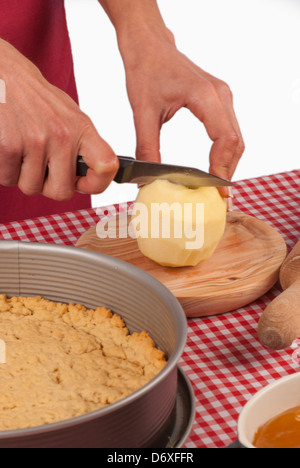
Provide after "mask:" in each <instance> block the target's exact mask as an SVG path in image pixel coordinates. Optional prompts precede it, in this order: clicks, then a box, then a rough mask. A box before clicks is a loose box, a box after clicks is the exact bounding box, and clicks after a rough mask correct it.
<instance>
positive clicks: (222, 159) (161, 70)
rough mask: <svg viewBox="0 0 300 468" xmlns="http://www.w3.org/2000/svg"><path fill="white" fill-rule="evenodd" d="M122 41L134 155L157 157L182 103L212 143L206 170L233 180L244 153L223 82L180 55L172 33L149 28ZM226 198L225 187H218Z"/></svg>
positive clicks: (149, 157)
mask: <svg viewBox="0 0 300 468" xmlns="http://www.w3.org/2000/svg"><path fill="white" fill-rule="evenodd" d="M131 39H132V40H128V37H127V40H126V41H124V42H123V43H121V47H120V50H121V53H122V57H123V60H124V65H125V69H126V78H127V90H128V96H129V100H130V103H131V106H132V109H133V114H134V121H135V128H136V135H137V151H136V152H137V158H139V159H143V160H151V161H160V150H159V148H160V141H159V140H160V131H161V127H162V125H163V124H164V123H165V122H168V121H169V120H170V119H171V118H172V117H173V116H174V114H175V113H176V112H177V111H178V110H179V109H180V108H182V107H186V108H188V109H189V110H190V111H191V112H192V113H193V114H194V115H195V116H196V117H197V118H198V119H199V120H200V121H201V122H203V124H204V126H205V128H206V130H207V133H208V135H209V137H210V138H211V140H212V141H213V145H212V148H211V152H210V169H209V171H210V172H211V173H212V174H214V175H216V176H218V177H221V178H224V179H227V180H231V179H232V176H233V174H234V172H235V169H236V166H237V164H238V162H239V160H240V158H241V156H242V154H243V152H244V142H243V138H242V135H241V131H240V128H239V125H238V122H237V119H236V116H235V112H234V109H233V99H232V94H231V91H230V89H229V87H228V86H227V84H225V83H224V82H223V81H221V80H219V79H217V78H215V77H213V76H211V75H209V74H208V73H207V72H205V71H204V70H202V69H201V68H199V67H198V66H197V65H195V64H194V63H193V62H191V61H190V60H189V59H188V58H187V57H186V56H185V55H183V54H182V53H180V52H179V51H178V50H177V48H176V46H175V42H174V39H173V36H172V34H171V33H170V32H169V31H168V30H165V32H164V34H160V35H158V34H152V33H149V31H148V32H147V33H146V34H145V33H144V32H142V33H141V34H140V36H139V37H138V38H137V37H135V39H134V40H133V38H131ZM220 192H221V193H222V195H223V196H229V195H230V192H229V191H228V189H227V188H220Z"/></svg>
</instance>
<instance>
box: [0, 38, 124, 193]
mask: <svg viewBox="0 0 300 468" xmlns="http://www.w3.org/2000/svg"><path fill="white" fill-rule="evenodd" d="M0 70H1V79H3V80H4V82H5V85H6V103H5V104H0V184H1V185H4V186H13V185H18V187H19V188H20V190H21V191H22V192H23V193H24V194H25V195H37V194H43V195H45V196H46V197H49V198H52V199H54V200H58V201H63V200H68V199H70V198H71V197H72V196H73V194H74V191H75V190H79V191H81V192H84V193H88V194H92V193H100V192H102V191H103V190H105V188H106V187H107V186H108V185H109V184H110V182H111V181H112V179H113V178H114V176H115V174H116V172H117V170H118V159H117V157H116V155H115V154H114V152H113V150H112V149H111V148H110V147H109V145H108V144H107V143H106V142H105V141H104V140H103V139H102V138H101V137H100V136H99V135H98V133H97V131H96V129H95V127H94V126H93V124H92V122H91V121H90V119H89V118H88V117H87V116H86V115H85V114H84V113H82V112H81V111H80V109H79V107H78V106H77V104H76V103H75V102H74V101H73V100H72V99H71V98H70V97H69V96H67V95H66V94H65V93H64V92H63V91H61V90H59V89H58V88H56V87H54V86H52V85H51V84H49V83H48V82H47V81H46V80H45V79H44V78H43V76H42V75H41V73H40V72H39V70H38V69H37V68H36V67H35V66H34V65H33V64H32V63H31V62H30V61H29V60H27V59H26V58H25V57H24V56H23V55H22V54H20V53H19V52H18V51H17V50H16V49H15V48H14V47H12V46H11V45H10V44H8V43H7V42H5V41H3V40H0ZM79 154H80V155H82V156H83V157H84V159H85V162H86V163H87V165H88V166H89V167H90V169H89V170H88V173H87V176H86V177H81V178H78V177H76V161H77V157H78V155H79ZM46 174H47V176H46Z"/></svg>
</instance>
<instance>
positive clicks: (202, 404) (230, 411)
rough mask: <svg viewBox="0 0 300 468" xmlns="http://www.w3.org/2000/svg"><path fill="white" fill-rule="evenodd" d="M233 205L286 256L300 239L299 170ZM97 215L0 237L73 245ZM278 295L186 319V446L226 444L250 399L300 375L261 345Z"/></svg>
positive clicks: (248, 183)
mask: <svg viewBox="0 0 300 468" xmlns="http://www.w3.org/2000/svg"><path fill="white" fill-rule="evenodd" d="M234 206H235V209H236V210H237V211H243V212H244V213H248V214H250V215H252V216H256V217H257V218H260V219H262V220H263V221H265V222H267V223H269V224H270V225H272V226H273V227H274V228H275V229H277V230H278V231H279V232H280V233H281V234H282V236H283V237H284V239H285V241H286V243H287V246H288V249H289V250H290V249H291V248H292V247H293V246H294V245H295V243H296V241H297V240H298V239H300V170H295V171H291V172H286V173H281V174H276V175H270V176H266V177H260V178H257V179H251V180H244V181H240V182H237V187H236V188H235V200H234ZM109 208H111V207H108V209H109ZM115 208H117V209H118V207H115ZM96 211H97V210H95V209H90V210H82V211H77V212H73V213H63V214H60V215H54V216H49V217H47V218H43V217H42V218H38V219H31V220H26V221H22V222H12V223H10V224H6V225H0V239H7V240H20V241H30V242H47V243H56V244H66V245H74V244H75V243H76V241H77V239H78V238H79V237H80V236H81V235H82V234H83V233H84V232H85V231H86V230H87V229H88V228H89V227H91V226H93V225H95V223H96V222H97V221H99V215H97V212H96ZM280 292H281V290H280V286H279V284H277V285H276V286H275V287H274V288H273V289H272V290H271V291H270V292H269V293H268V294H266V295H265V296H263V297H262V298H260V299H259V300H257V301H255V302H254V303H252V304H250V305H249V306H247V307H245V308H241V309H239V310H236V311H234V312H231V313H227V314H224V315H218V316H212V317H207V318H199V319H189V334H188V341H187V346H186V349H185V352H184V354H183V356H182V359H181V362H180V365H181V367H182V368H183V370H184V371H185V373H186V374H187V376H188V377H189V379H190V381H191V383H192V385H193V388H194V392H195V396H196V420H195V424H194V426H193V429H192V432H191V434H190V436H189V438H188V440H187V442H186V448H195V447H198V448H201V447H202V448H204V447H207V448H216V447H219V448H222V447H226V446H227V445H229V444H230V443H231V442H232V441H234V440H235V439H236V430H237V419H238V415H239V413H240V411H241V409H242V407H243V406H244V405H245V403H246V402H247V400H248V399H249V398H250V397H251V396H252V395H253V394H254V393H256V392H257V391H258V390H259V389H261V388H262V387H263V386H265V385H267V384H268V383H270V382H272V381H273V380H274V379H277V378H280V377H283V376H285V375H287V374H291V373H294V372H298V371H300V364H297V363H296V362H295V359H292V354H293V350H292V349H287V350H284V351H269V350H267V349H265V348H264V347H263V346H262V345H261V344H260V343H259V341H258V337H257V322H258V319H259V317H260V314H261V312H262V311H263V310H264V308H265V307H266V306H267V305H268V304H269V303H270V301H271V300H273V299H274V298H275V297H276V295H278V294H279V293H280Z"/></svg>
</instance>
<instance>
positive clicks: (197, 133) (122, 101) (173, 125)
mask: <svg viewBox="0 0 300 468" xmlns="http://www.w3.org/2000/svg"><path fill="white" fill-rule="evenodd" d="M65 1H66V10H67V19H68V24H69V31H70V37H71V42H72V48H73V54H74V62H75V72H76V79H77V85H78V91H79V98H80V106H81V108H82V110H83V111H84V112H86V113H87V114H88V115H89V116H90V117H91V118H92V120H93V122H94V124H95V126H96V128H97V129H98V131H99V133H100V134H101V136H102V137H103V138H104V139H106V141H107V142H108V143H109V144H110V145H111V146H112V148H113V149H114V151H115V152H116V153H117V154H123V155H128V156H130V155H132V156H134V154H135V131H134V126H133V121H132V112H131V108H130V105H129V102H128V98H127V94H126V89H125V74H124V70H123V64H122V60H121V58H120V54H119V51H118V47H117V42H116V36H115V31H114V28H113V26H112V25H111V23H110V21H109V19H108V18H107V16H106V14H105V13H104V11H103V10H102V8H101V6H100V5H99V4H98V2H97V0H65ZM137 1H142V0H137ZM158 4H159V6H160V9H161V12H162V15H163V17H164V20H165V22H166V24H167V26H168V27H169V28H170V29H171V30H172V31H173V33H174V35H175V38H176V43H177V46H178V48H179V49H180V50H181V51H182V52H183V53H185V54H186V55H187V56H189V58H190V59H192V60H193V61H194V62H195V63H197V64H198V65H199V66H200V67H201V68H203V69H205V70H207V71H208V72H209V73H211V74H213V75H215V76H217V77H219V78H221V79H223V80H224V81H226V82H227V83H228V84H229V85H230V87H231V90H232V92H233V95H234V100H235V110H236V114H237V116H238V120H239V123H240V126H241V129H242V133H243V136H244V140H245V143H246V151H245V153H244V156H243V158H242V160H241V161H240V163H239V166H238V169H237V171H236V173H235V176H234V180H240V179H247V178H250V177H257V176H261V175H267V174H272V173H278V172H283V171H288V170H292V169H296V168H299V159H300V1H299V0H158ZM210 145H211V142H210V140H209V138H208V136H207V135H206V132H205V130H204V128H203V126H202V124H201V123H200V122H199V121H197V120H196V119H195V117H193V116H192V115H191V114H189V112H188V111H187V110H185V109H183V110H181V111H179V112H178V113H177V114H176V116H175V117H174V118H173V119H172V121H171V122H169V123H168V124H166V125H165V126H164V127H163V131H162V135H161V149H162V158H163V161H164V162H166V163H170V164H182V165H183V164H185V165H188V166H194V167H199V168H201V169H203V170H208V154H209V149H210ZM136 193H137V191H136V187H135V186H131V185H129V184H126V185H121V186H120V185H118V184H115V183H113V184H112V185H111V186H110V187H109V188H108V189H107V190H106V192H105V193H103V194H101V195H97V196H95V197H93V205H94V206H103V205H109V204H112V203H118V202H122V201H128V200H133V199H134V198H135V196H136Z"/></svg>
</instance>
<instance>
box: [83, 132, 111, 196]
mask: <svg viewBox="0 0 300 468" xmlns="http://www.w3.org/2000/svg"><path fill="white" fill-rule="evenodd" d="M78 154H80V155H81V156H82V157H83V159H84V161H85V163H86V164H87V165H88V167H89V169H88V171H87V175H86V176H85V177H79V178H78V180H77V183H76V189H77V190H78V191H80V192H83V193H87V194H90V195H92V194H96V193H102V192H104V190H105V189H106V188H107V187H108V186H109V184H110V183H111V182H112V180H113V179H114V177H115V175H116V173H117V171H118V169H119V160H118V158H117V156H116V155H115V153H114V151H113V150H112V148H111V147H110V146H109V145H108V143H106V141H104V140H103V139H102V138H101V137H100V135H99V134H98V132H97V130H96V129H95V128H94V127H93V126H91V127H89V128H88V129H87V130H85V133H84V134H83V136H82V139H81V141H80V143H79V152H78Z"/></svg>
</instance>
